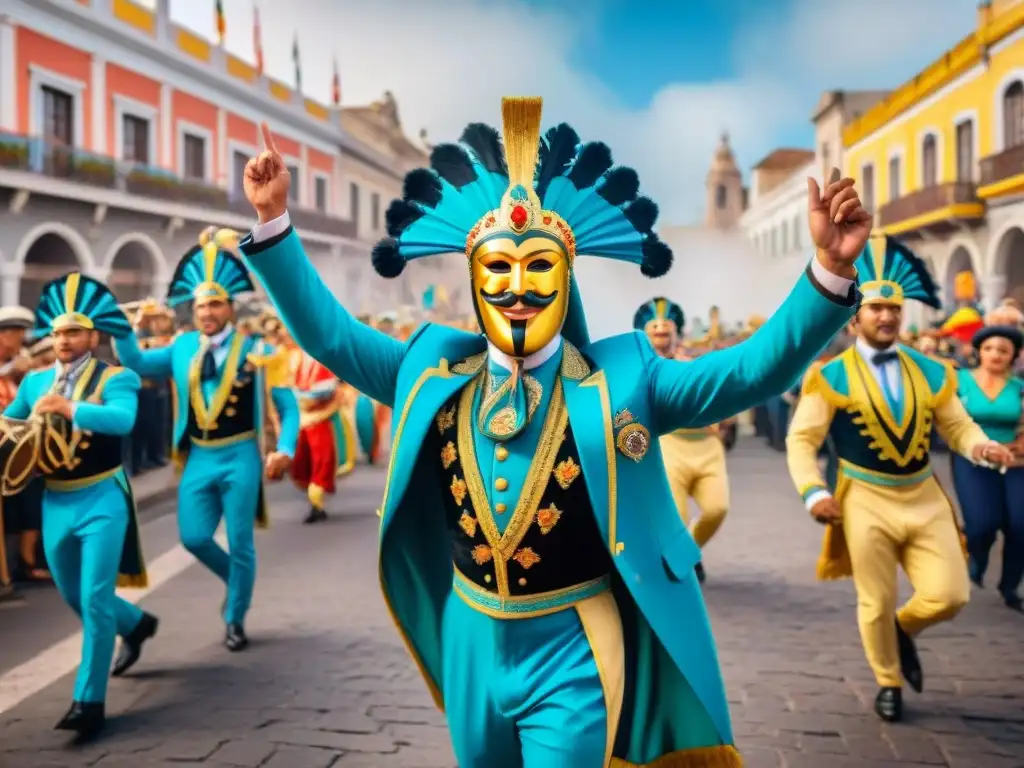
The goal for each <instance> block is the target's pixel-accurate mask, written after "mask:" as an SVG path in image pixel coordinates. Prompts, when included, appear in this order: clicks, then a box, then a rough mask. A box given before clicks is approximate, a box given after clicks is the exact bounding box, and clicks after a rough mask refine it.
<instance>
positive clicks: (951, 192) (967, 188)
mask: <svg viewBox="0 0 1024 768" xmlns="http://www.w3.org/2000/svg"><path fill="white" fill-rule="evenodd" d="M961 203H979V204H981V203H982V201H981V200H980V199H979V198H978V193H977V190H976V188H975V186H974V184H971V183H970V182H966V181H951V182H948V183H946V184H933V185H931V186H928V187H924V188H922V189H919V190H917V191H916V192H911V193H910V194H908V195H904V196H903V197H899V198H897V199H895V200H891V201H890V202H888V203H886V204H885V205H883V206H882V207H881V208H879V209H878V225H879V226H880V227H888V226H892V225H893V224H899V223H900V222H903V221H909V220H910V219H913V218H916V217H917V216H922V215H924V214H926V213H931V212H933V211H937V210H940V209H942V208H947V207H949V206H951V205H958V204H961Z"/></svg>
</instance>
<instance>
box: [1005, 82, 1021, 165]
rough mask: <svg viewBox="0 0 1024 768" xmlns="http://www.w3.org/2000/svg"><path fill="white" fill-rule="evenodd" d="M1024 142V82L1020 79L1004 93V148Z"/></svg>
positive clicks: (1017, 145)
mask: <svg viewBox="0 0 1024 768" xmlns="http://www.w3.org/2000/svg"><path fill="white" fill-rule="evenodd" d="M1021 144H1024V82H1021V81H1020V80H1018V81H1017V82H1015V83H1013V85H1011V86H1010V87H1009V88H1007V89H1006V91H1005V92H1004V93H1003V148H1004V149H1010V148H1011V147H1019V146H1020V145H1021Z"/></svg>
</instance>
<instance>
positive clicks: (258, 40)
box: [252, 3, 263, 77]
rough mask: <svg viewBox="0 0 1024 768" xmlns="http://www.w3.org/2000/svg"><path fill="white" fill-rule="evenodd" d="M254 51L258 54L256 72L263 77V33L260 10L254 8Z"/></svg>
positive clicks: (254, 6)
mask: <svg viewBox="0 0 1024 768" xmlns="http://www.w3.org/2000/svg"><path fill="white" fill-rule="evenodd" d="M252 49H253V51H255V52H256V72H257V74H259V76H260V77H263V32H262V30H261V29H260V9H259V8H258V7H257V6H256V4H255V3H253V6H252Z"/></svg>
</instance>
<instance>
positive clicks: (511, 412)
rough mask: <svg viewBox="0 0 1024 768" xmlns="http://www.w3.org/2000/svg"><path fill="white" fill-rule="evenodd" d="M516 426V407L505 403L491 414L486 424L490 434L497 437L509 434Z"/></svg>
mask: <svg viewBox="0 0 1024 768" xmlns="http://www.w3.org/2000/svg"><path fill="white" fill-rule="evenodd" d="M515 427H516V409H515V408H513V407H512V406H510V405H506V406H505V407H504V408H502V409H501V410H499V411H498V412H497V413H495V414H494V415H493V416H491V421H490V423H489V424H488V425H487V428H488V429H489V430H490V432H491V434H493V435H495V436H497V437H504V436H505V435H511V434H512V430H514V429H515Z"/></svg>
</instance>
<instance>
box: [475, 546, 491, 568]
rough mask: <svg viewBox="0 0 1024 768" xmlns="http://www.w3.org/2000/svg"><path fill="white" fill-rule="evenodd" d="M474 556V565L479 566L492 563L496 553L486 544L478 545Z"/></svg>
mask: <svg viewBox="0 0 1024 768" xmlns="http://www.w3.org/2000/svg"><path fill="white" fill-rule="evenodd" d="M472 555H473V562H474V563H476V564H477V565H485V564H486V563H489V562H491V558H492V557H493V556H494V553H493V552H492V551H491V548H490V547H488V546H487V545H486V544H477V545H476V546H475V547H473V552H472Z"/></svg>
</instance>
